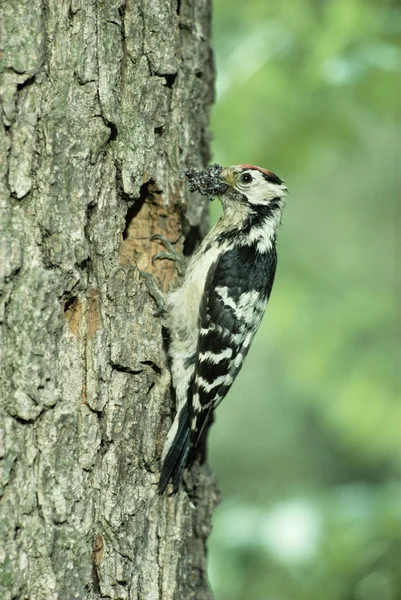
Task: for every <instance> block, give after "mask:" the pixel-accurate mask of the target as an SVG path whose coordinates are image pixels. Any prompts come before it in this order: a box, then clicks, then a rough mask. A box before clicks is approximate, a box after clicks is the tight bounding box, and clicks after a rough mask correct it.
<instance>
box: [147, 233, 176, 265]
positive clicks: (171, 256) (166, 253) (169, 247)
mask: <svg viewBox="0 0 401 600" xmlns="http://www.w3.org/2000/svg"><path fill="white" fill-rule="evenodd" d="M150 239H151V241H152V242H154V241H156V240H157V241H159V242H161V243H162V244H163V246H164V247H165V248H166V250H162V251H161V252H157V253H156V254H155V255H154V256H153V257H152V265H153V266H154V265H155V262H156V261H157V260H163V259H167V260H173V261H174V262H175V263H176V268H177V272H178V275H183V274H184V273H185V258H184V257H183V255H182V254H181V253H180V252H177V250H175V248H174V247H173V243H172V242H170V240H168V239H167V238H165V237H164V235H161V234H160V233H157V234H156V235H153V236H152V237H151V238H150Z"/></svg>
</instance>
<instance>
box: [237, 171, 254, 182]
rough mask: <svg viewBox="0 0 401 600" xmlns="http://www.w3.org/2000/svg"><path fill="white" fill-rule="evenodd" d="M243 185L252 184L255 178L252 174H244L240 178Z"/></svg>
mask: <svg viewBox="0 0 401 600" xmlns="http://www.w3.org/2000/svg"><path fill="white" fill-rule="evenodd" d="M240 181H241V183H251V181H253V177H252V175H251V174H250V173H243V174H242V175H241V177H240Z"/></svg>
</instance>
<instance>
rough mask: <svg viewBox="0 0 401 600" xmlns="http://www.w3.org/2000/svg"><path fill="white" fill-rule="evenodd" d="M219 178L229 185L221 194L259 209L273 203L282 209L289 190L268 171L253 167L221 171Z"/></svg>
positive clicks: (240, 166)
mask: <svg viewBox="0 0 401 600" xmlns="http://www.w3.org/2000/svg"><path fill="white" fill-rule="evenodd" d="M219 178H220V179H221V180H222V181H223V182H224V183H226V184H227V186H228V187H227V190H226V191H225V192H224V193H223V194H220V195H221V196H222V199H223V197H224V196H227V197H228V198H230V199H231V200H238V201H240V202H242V203H246V204H249V205H250V207H253V208H257V206H258V205H260V206H268V205H269V204H270V203H271V202H273V201H274V203H275V204H276V205H277V207H278V208H281V207H282V205H283V204H284V201H285V195H286V192H287V188H286V186H285V184H284V183H283V181H282V180H281V179H280V177H278V176H277V175H275V174H274V173H272V172H271V171H267V170H266V169H262V168H261V167H255V166H253V165H235V166H233V167H226V168H224V169H222V170H221V171H220V174H219Z"/></svg>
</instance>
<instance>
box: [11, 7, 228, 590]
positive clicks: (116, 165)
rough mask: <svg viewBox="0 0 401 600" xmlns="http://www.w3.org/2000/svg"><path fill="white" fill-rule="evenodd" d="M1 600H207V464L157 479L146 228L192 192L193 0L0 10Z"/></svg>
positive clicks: (198, 48) (159, 342)
mask: <svg viewBox="0 0 401 600" xmlns="http://www.w3.org/2000/svg"><path fill="white" fill-rule="evenodd" d="M0 77H1V80H0V99H1V126H0V127H1V129H0V211H1V218H0V360H1V397H0V597H1V598H2V599H4V600H11V599H17V598H18V599H19V598H21V599H22V598H29V599H30V600H56V599H57V600H69V599H71V598H85V599H88V600H89V599H91V600H95V599H97V598H112V599H117V598H118V599H120V598H121V599H130V600H131V599H132V600H136V599H138V600H145V599H146V600H148V599H149V600H150V599H151V600H153V599H159V598H160V599H163V600H170V599H171V600H181V599H182V600H184V599H185V600H188V599H197V600H198V599H199V600H207V598H210V591H209V588H208V583H207V577H206V567H205V541H206V538H207V535H208V533H209V530H210V519H211V512H212V509H213V506H214V505H215V503H216V496H217V494H216V489H215V485H214V480H213V477H212V476H211V474H210V472H209V471H208V469H207V467H206V465H201V464H196V465H195V466H194V469H193V470H192V472H190V473H187V475H186V480H185V486H184V487H183V488H182V490H181V491H180V493H179V494H177V495H176V496H168V495H163V496H159V495H158V494H157V493H156V489H157V481H158V469H159V459H160V453H161V449H162V446H163V442H164V438H165V435H166V432H167V430H168V427H169V425H170V423H171V418H172V412H173V407H172V401H171V398H170V392H169V389H170V377H169V371H168V365H167V361H166V357H165V352H164V343H163V334H162V323H161V321H160V319H157V318H155V317H154V315H153V312H154V301H153V300H152V298H151V297H150V296H149V294H148V292H147V288H146V285H145V284H144V282H143V280H142V279H141V277H140V276H139V273H138V267H139V268H140V269H145V270H148V271H150V272H153V273H154V275H155V277H156V280H157V281H158V283H159V285H160V286H161V287H163V289H164V290H166V289H167V288H168V287H169V286H174V285H176V283H177V275H176V271H175V268H174V265H173V264H172V263H171V261H168V260H164V261H157V263H156V265H155V267H153V266H152V262H151V257H152V255H153V254H154V253H155V252H156V251H157V250H158V249H159V247H158V246H157V244H156V243H155V242H152V241H151V239H150V238H151V237H152V235H153V234H155V233H162V234H163V235H165V236H166V237H167V238H169V239H170V240H172V241H173V242H175V243H176V246H177V248H178V249H179V250H182V249H184V250H185V251H186V252H187V253H188V252H190V251H192V250H193V249H194V247H195V246H196V244H197V243H198V242H199V239H200V238H201V237H202V235H203V234H204V233H205V230H206V228H207V217H206V215H207V206H206V202H205V201H204V200H203V199H202V198H201V197H200V196H198V197H192V198H191V197H189V195H188V192H187V190H186V189H185V185H184V181H183V179H182V176H181V174H182V171H183V169H184V168H187V167H189V166H193V167H202V166H205V165H206V163H207V161H208V159H209V134H208V119H209V107H210V104H211V102H212V98H213V92H212V89H213V61H212V53H211V49H210V3H209V0H201V1H197V2H194V1H193V0H181V2H178V3H177V2H176V1H170V0H143V1H142V2H134V1H131V0H118V1H117V0H97V1H95V0H67V1H66V2H59V1H56V0H44V1H43V0H8V1H7V2H4V3H2V4H1V6H0Z"/></svg>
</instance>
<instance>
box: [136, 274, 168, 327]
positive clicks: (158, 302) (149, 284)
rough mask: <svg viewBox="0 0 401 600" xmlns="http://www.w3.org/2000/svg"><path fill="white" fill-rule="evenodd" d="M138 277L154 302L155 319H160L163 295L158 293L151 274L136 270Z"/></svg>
mask: <svg viewBox="0 0 401 600" xmlns="http://www.w3.org/2000/svg"><path fill="white" fill-rule="evenodd" d="M138 272H139V275H140V276H141V277H142V279H144V281H145V283H146V287H147V288H148V292H149V294H150V296H152V298H153V299H154V301H155V302H156V311H155V312H154V313H153V315H154V316H155V317H160V316H161V315H162V314H163V313H164V295H163V292H161V291H160V289H159V287H158V286H157V283H156V281H155V278H154V277H153V275H152V273H148V272H147V271H142V270H141V269H138Z"/></svg>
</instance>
